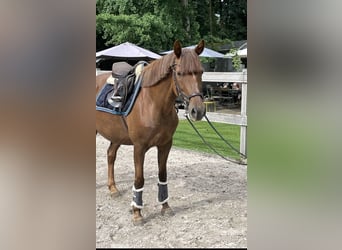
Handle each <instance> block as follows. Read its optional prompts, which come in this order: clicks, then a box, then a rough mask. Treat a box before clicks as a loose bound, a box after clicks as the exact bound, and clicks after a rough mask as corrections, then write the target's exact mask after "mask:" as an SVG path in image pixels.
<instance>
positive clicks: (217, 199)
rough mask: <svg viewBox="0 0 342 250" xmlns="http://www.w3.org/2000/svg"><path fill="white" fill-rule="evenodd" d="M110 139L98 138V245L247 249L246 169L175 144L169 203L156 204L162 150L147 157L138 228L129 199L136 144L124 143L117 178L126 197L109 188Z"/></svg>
mask: <svg viewBox="0 0 342 250" xmlns="http://www.w3.org/2000/svg"><path fill="white" fill-rule="evenodd" d="M108 145H109V142H108V141H107V140H105V139H104V138H103V137H101V136H100V135H98V136H97V137H96V151H97V152H96V247H99V248H100V247H102V248H108V247H112V248H118V247H130V248H134V247H146V248H147V247H149V248H153V247H160V248H161V247H169V248H171V247H172V248H173V247H181V248H182V247H210V248H211V247H247V167H246V166H242V165H237V164H233V163H230V162H227V161H225V160H223V159H221V158H219V157H216V156H214V155H209V154H204V153H198V152H194V151H189V150H183V149H177V148H172V149H171V152H170V155H169V160H168V183H169V185H168V189H169V205H170V206H171V208H172V209H173V211H174V213H175V214H174V215H173V216H162V215H161V214H160V209H161V205H159V204H158V203H157V192H158V190H157V182H158V165H157V150H156V148H152V149H150V150H149V151H148V152H147V154H146V158H145V168H144V176H145V186H144V192H143V201H144V208H143V210H142V214H143V216H144V218H145V223H144V224H143V225H142V226H134V225H133V223H132V221H131V219H132V213H131V207H130V202H131V200H132V185H133V180H134V167H133V147H132V146H121V147H120V148H119V150H118V155H117V160H116V164H115V180H116V183H117V187H118V189H119V190H120V193H121V195H120V196H119V197H116V198H114V199H112V198H111V197H110V195H109V190H108V188H107V159H106V152H107V147H108Z"/></svg>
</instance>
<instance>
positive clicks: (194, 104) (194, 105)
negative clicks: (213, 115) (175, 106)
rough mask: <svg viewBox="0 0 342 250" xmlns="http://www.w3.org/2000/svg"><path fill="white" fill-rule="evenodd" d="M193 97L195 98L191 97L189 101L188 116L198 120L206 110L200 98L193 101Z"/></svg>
mask: <svg viewBox="0 0 342 250" xmlns="http://www.w3.org/2000/svg"><path fill="white" fill-rule="evenodd" d="M195 99H197V98H193V101H192V100H191V101H190V103H189V109H188V111H189V116H190V118H191V120H193V121H200V120H202V118H203V117H204V116H205V112H206V110H205V106H204V104H203V101H202V99H201V100H200V101H195ZM198 99H200V98H198Z"/></svg>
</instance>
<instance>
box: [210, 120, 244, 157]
mask: <svg viewBox="0 0 342 250" xmlns="http://www.w3.org/2000/svg"><path fill="white" fill-rule="evenodd" d="M204 117H205V119H206V120H207V122H208V123H209V125H210V127H211V128H212V129H213V130H214V131H215V132H216V134H217V135H218V136H219V137H220V138H221V139H222V140H223V141H224V142H225V143H226V144H227V145H228V146H229V147H230V148H231V149H233V150H234V151H235V152H236V153H238V154H239V155H240V156H242V157H243V158H244V159H247V156H246V155H245V154H243V153H241V152H240V151H239V150H237V149H236V148H235V147H234V146H233V145H232V144H230V143H229V142H228V141H227V140H226V139H224V138H223V136H222V135H221V134H220V133H219V132H218V131H217V129H216V128H215V127H214V125H213V124H212V123H211V122H210V121H209V119H208V117H207V115H204Z"/></svg>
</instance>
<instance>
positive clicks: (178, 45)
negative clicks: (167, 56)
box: [173, 40, 182, 58]
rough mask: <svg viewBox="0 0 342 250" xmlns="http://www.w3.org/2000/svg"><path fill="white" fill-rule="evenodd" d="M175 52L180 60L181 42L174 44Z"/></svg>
mask: <svg viewBox="0 0 342 250" xmlns="http://www.w3.org/2000/svg"><path fill="white" fill-rule="evenodd" d="M173 52H174V53H175V55H176V57H177V58H179V57H180V56H181V54H182V45H181V43H180V42H179V40H176V41H175V42H174V44H173Z"/></svg>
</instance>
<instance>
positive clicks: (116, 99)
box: [107, 61, 147, 110]
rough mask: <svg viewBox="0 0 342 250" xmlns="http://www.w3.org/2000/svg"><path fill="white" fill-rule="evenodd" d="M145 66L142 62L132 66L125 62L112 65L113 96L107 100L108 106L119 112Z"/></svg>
mask: <svg viewBox="0 0 342 250" xmlns="http://www.w3.org/2000/svg"><path fill="white" fill-rule="evenodd" d="M145 64H147V63H146V62H143V61H141V62H138V63H137V64H136V65H134V66H131V65H130V64H128V63H126V62H117V63H113V66H112V76H113V79H114V81H113V82H112V84H113V87H114V89H113V94H112V95H111V96H110V97H109V98H108V99H107V101H108V103H109V104H110V105H112V106H113V107H114V108H116V109H118V110H121V108H122V107H123V106H124V105H125V103H126V101H127V100H128V97H129V96H130V95H131V93H132V91H133V89H134V85H135V81H136V79H138V76H139V75H140V73H141V71H142V69H143V66H144V65H145Z"/></svg>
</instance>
